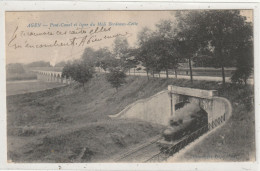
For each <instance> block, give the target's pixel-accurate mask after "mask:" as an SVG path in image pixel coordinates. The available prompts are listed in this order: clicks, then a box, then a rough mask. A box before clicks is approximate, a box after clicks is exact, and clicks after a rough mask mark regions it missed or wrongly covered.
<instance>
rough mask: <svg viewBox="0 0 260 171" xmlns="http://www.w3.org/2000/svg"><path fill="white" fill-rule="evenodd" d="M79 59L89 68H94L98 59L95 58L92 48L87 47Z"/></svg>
mask: <svg viewBox="0 0 260 171" xmlns="http://www.w3.org/2000/svg"><path fill="white" fill-rule="evenodd" d="M81 59H82V60H83V61H84V62H85V63H88V65H89V66H92V67H94V66H96V63H97V61H98V59H97V58H96V51H95V50H94V49H93V48H90V47H87V48H86V49H85V50H84V52H83V54H82V56H81Z"/></svg>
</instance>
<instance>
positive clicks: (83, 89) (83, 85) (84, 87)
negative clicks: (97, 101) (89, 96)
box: [82, 83, 86, 92]
mask: <svg viewBox="0 0 260 171" xmlns="http://www.w3.org/2000/svg"><path fill="white" fill-rule="evenodd" d="M82 84H83V91H84V92H85V91H86V90H85V84H84V83H82Z"/></svg>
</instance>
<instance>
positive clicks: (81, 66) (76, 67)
mask: <svg viewBox="0 0 260 171" xmlns="http://www.w3.org/2000/svg"><path fill="white" fill-rule="evenodd" d="M94 73H95V70H94V67H93V66H91V65H89V64H88V63H86V62H84V61H74V62H73V63H68V64H66V65H65V66H64V68H63V70H62V77H66V78H69V77H71V78H72V79H73V80H75V81H77V82H79V83H81V84H82V85H83V88H84V90H85V86H84V85H85V83H87V82H88V81H89V80H90V79H91V78H92V77H93V74H94Z"/></svg>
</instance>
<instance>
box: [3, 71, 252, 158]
mask: <svg viewBox="0 0 260 171" xmlns="http://www.w3.org/2000/svg"><path fill="white" fill-rule="evenodd" d="M126 81H127V83H126V84H125V85H124V86H122V87H120V88H119V90H118V92H116V90H115V89H113V88H111V86H110V85H109V84H108V83H107V82H106V81H105V78H104V75H96V76H95V78H94V79H92V80H91V81H90V82H89V83H87V84H86V87H85V89H86V90H85V91H84V90H83V88H82V87H81V86H80V85H77V84H73V85H70V86H66V87H61V88H54V89H52V90H46V91H41V92H35V93H28V94H26V95H14V96H9V97H7V111H8V112H7V133H8V159H9V160H11V161H13V162H101V161H109V159H111V158H112V157H113V156H114V155H117V154H118V153H123V152H124V151H127V150H129V149H130V148H131V147H133V146H136V145H138V144H140V143H142V142H146V141H147V140H148V139H150V138H152V137H154V136H156V135H158V134H160V133H161V131H162V130H163V129H164V127H163V126H161V125H155V124H151V123H147V122H143V121H138V120H132V119H120V120H117V119H116V120H114V119H110V118H109V117H108V115H111V114H116V113H118V112H119V111H121V110H122V109H124V108H125V107H126V106H127V105H128V104H131V103H132V102H134V101H136V100H138V99H141V98H146V97H149V96H151V95H154V94H156V93H157V92H159V91H161V90H164V89H166V88H167V85H168V84H173V85H177V86H187V87H194V88H202V89H216V90H218V91H219V94H220V96H224V97H226V98H228V99H229V100H230V101H231V102H232V105H233V108H234V113H233V116H232V117H231V119H230V121H229V123H228V124H226V125H225V126H226V128H225V127H223V129H220V130H219V132H218V134H217V135H215V136H209V137H208V139H207V140H205V142H204V141H203V142H201V148H199V149H194V150H195V151H194V150H193V151H191V152H190V153H192V154H196V155H197V156H199V157H200V158H202V159H203V158H206V156H207V154H208V151H209V150H210V153H211V154H212V155H214V154H216V155H218V156H219V158H220V159H223V160H225V159H227V158H228V156H234V155H236V158H238V159H239V160H248V156H254V154H255V153H254V152H255V144H254V140H255V137H254V112H253V106H252V96H253V89H252V87H239V86H233V85H230V84H227V86H226V89H224V88H222V86H221V85H219V84H216V82H208V81H194V83H193V84H191V83H190V81H188V80H181V79H180V80H176V79H169V80H166V79H158V78H155V79H152V78H151V79H150V80H147V78H145V77H131V76H128V77H127V80H126ZM245 133H246V135H245ZM220 135H222V136H225V143H223V144H220V145H221V147H222V149H223V150H225V151H223V150H222V151H221V152H219V148H220V147H219V144H217V145H216V142H217V143H218V142H219V141H221V140H222V138H221V137H220ZM234 137H236V138H234ZM205 143H206V144H205ZM205 145H206V146H207V148H203V146H205ZM236 158H233V159H234V160H235V161H236ZM229 159H230V160H232V158H229Z"/></svg>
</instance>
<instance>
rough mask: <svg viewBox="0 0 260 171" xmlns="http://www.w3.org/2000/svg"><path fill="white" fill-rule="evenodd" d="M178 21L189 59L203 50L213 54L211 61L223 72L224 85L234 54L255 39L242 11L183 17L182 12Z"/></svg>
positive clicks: (195, 14)
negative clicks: (205, 49) (227, 67)
mask: <svg viewBox="0 0 260 171" xmlns="http://www.w3.org/2000/svg"><path fill="white" fill-rule="evenodd" d="M183 16H184V17H183ZM177 18H179V23H180V25H179V28H180V31H179V33H180V36H179V37H180V41H181V43H182V44H183V45H182V46H181V47H182V48H183V47H186V48H185V49H187V51H188V52H189V53H190V54H189V56H192V54H196V53H197V52H198V51H199V50H200V48H208V49H209V50H210V51H212V54H213V56H212V60H213V61H214V63H215V64H216V67H220V68H221V69H222V82H223V84H225V69H224V68H225V67H226V66H230V65H231V64H232V63H234V56H232V54H234V52H235V51H237V50H239V49H238V47H239V46H240V44H241V43H242V44H243V43H247V42H248V41H250V40H252V29H251V28H252V26H251V25H250V23H248V22H246V18H245V17H243V16H241V15H240V13H239V10H204V11H192V12H186V14H184V15H182V14H180V13H179V14H178V15H177ZM182 25H183V26H182ZM191 52H192V53H191ZM189 61H190V60H189Z"/></svg>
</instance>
